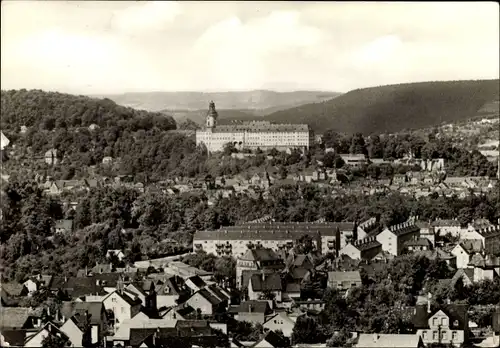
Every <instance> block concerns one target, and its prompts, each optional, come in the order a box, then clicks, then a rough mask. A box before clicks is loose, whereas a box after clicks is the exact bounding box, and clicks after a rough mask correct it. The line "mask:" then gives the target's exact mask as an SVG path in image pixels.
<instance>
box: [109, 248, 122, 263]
mask: <svg viewBox="0 0 500 348" xmlns="http://www.w3.org/2000/svg"><path fill="white" fill-rule="evenodd" d="M111 255H113V256H116V258H117V259H118V261H120V262H122V261H123V259H124V258H125V254H124V253H123V251H121V250H119V249H116V250H108V251H107V252H106V258H107V259H110V258H111Z"/></svg>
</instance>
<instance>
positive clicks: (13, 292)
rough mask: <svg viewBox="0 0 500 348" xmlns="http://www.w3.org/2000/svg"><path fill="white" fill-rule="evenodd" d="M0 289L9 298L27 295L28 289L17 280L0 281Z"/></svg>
mask: <svg viewBox="0 0 500 348" xmlns="http://www.w3.org/2000/svg"><path fill="white" fill-rule="evenodd" d="M0 289H1V290H2V291H4V292H5V293H6V294H7V295H8V296H9V297H10V298H19V297H24V296H28V293H29V291H28V289H27V288H26V286H24V284H19V283H18V282H15V281H14V282H9V283H0Z"/></svg>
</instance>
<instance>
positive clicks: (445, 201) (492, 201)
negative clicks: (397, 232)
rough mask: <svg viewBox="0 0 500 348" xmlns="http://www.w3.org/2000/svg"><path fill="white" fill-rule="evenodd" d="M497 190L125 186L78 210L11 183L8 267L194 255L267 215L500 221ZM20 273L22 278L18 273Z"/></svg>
mask: <svg viewBox="0 0 500 348" xmlns="http://www.w3.org/2000/svg"><path fill="white" fill-rule="evenodd" d="M499 193H500V192H499V188H498V186H497V187H496V188H495V189H494V190H493V191H492V192H491V193H490V194H489V195H484V196H471V197H468V198H465V199H457V198H456V197H449V198H448V197H442V196H439V197H422V198H419V199H415V198H411V197H407V196H402V195H400V194H399V193H391V194H375V195H371V196H364V195H354V194H353V195H345V196H339V197H332V196H331V195H329V192H328V191H327V190H322V189H318V187H317V186H315V185H311V184H300V185H284V186H272V187H271V189H270V193H269V197H268V199H263V197H262V196H259V197H251V196H248V195H238V196H232V197H229V198H224V199H220V200H218V201H216V203H215V204H213V205H209V204H208V200H207V198H206V197H205V196H204V195H203V194H182V195H177V196H170V195H167V194H163V193H161V192H156V193H153V192H146V193H143V194H140V193H139V192H138V191H136V190H133V189H128V188H124V187H120V188H110V187H104V188H99V189H93V190H91V191H89V192H88V193H87V194H86V195H85V196H84V197H82V198H81V199H80V202H79V205H78V206H77V208H76V211H73V210H72V209H67V208H65V207H64V205H63V204H62V202H60V201H58V200H55V199H53V198H50V197H47V196H45V195H44V194H43V193H42V191H41V190H40V189H39V188H38V187H37V186H36V185H35V184H32V183H29V182H11V183H9V184H8V185H7V186H6V188H5V193H4V196H3V197H2V200H1V208H2V214H3V218H2V220H1V227H2V229H1V234H0V239H1V241H2V246H1V248H2V253H1V257H2V261H3V262H2V264H3V265H4V266H6V267H7V268H10V270H11V271H13V273H10V274H11V275H12V276H15V273H16V272H19V273H20V274H24V273H23V272H25V271H28V272H30V271H35V270H36V269H40V268H41V267H47V268H48V269H50V270H52V271H54V272H66V273H71V272H74V271H75V269H77V268H78V267H80V268H81V267H85V266H93V265H94V264H95V262H96V261H98V260H102V259H103V258H104V255H105V253H106V250H107V249H125V250H128V251H127V253H128V256H129V258H130V260H132V261H133V260H137V259H139V258H141V257H159V256H165V255H167V254H172V253H175V252H180V251H182V250H183V248H186V247H187V248H189V247H190V243H191V240H192V235H193V233H194V232H195V231H196V230H204V229H217V228H219V227H221V226H229V225H234V224H237V223H239V222H241V221H244V220H253V219H256V218H259V217H262V216H264V215H267V214H271V216H272V217H273V218H274V219H275V220H276V221H315V220H317V219H319V218H325V219H326V220H327V221H364V220H366V219H368V218H370V217H377V218H378V219H379V222H380V223H381V224H382V225H392V224H395V223H401V222H404V221H406V220H407V219H408V217H410V216H419V217H420V218H421V219H423V220H425V221H427V220H434V219H437V218H441V219H450V218H458V219H459V220H460V222H461V223H462V224H467V223H468V222H470V221H472V220H473V219H477V218H486V219H489V220H490V221H492V222H495V221H497V219H498V218H500V202H499V201H498V195H499ZM63 217H66V218H71V219H73V224H74V229H75V232H74V233H72V234H68V235H64V236H61V235H57V234H54V229H53V227H54V223H55V221H56V220H59V219H61V218H63ZM14 270H16V272H14Z"/></svg>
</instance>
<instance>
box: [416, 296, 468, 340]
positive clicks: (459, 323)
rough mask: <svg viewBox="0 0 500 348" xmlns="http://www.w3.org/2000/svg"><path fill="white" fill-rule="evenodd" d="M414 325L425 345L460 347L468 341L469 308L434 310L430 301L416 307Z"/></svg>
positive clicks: (464, 306)
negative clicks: (441, 344) (436, 344)
mask: <svg viewBox="0 0 500 348" xmlns="http://www.w3.org/2000/svg"><path fill="white" fill-rule="evenodd" d="M413 325H414V327H415V329H416V330H417V335H418V336H420V337H421V338H422V341H423V342H424V344H425V345H428V344H432V343H444V344H450V343H451V344H453V345H454V346H456V347H459V346H461V345H462V344H463V343H464V342H465V341H467V339H468V332H469V321H468V315H467V306H466V305H458V304H453V305H443V306H441V307H438V308H434V309H433V308H432V307H431V304H430V301H429V300H428V303H427V305H425V304H418V305H416V306H415V314H414V317H413Z"/></svg>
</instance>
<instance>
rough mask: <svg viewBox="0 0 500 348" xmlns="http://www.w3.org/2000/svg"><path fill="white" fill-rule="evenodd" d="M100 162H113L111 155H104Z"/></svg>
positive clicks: (108, 163) (106, 163) (105, 163)
mask: <svg viewBox="0 0 500 348" xmlns="http://www.w3.org/2000/svg"><path fill="white" fill-rule="evenodd" d="M102 164H104V165H107V166H108V165H111V164H113V157H111V156H105V157H104V158H103V159H102Z"/></svg>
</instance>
